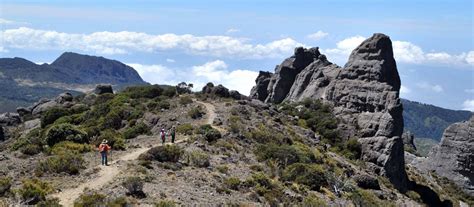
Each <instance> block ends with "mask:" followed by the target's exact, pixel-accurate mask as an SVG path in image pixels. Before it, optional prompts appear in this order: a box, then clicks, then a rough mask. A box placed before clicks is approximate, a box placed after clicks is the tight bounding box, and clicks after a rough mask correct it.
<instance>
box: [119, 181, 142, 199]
mask: <svg viewBox="0 0 474 207" xmlns="http://www.w3.org/2000/svg"><path fill="white" fill-rule="evenodd" d="M122 186H123V187H124V188H125V189H127V190H128V192H127V195H129V196H133V197H136V198H144V197H146V195H145V193H144V192H143V180H142V179H141V178H139V177H129V178H127V179H126V180H125V181H124V182H123V183H122Z"/></svg>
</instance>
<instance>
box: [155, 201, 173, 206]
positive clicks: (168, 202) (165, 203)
mask: <svg viewBox="0 0 474 207" xmlns="http://www.w3.org/2000/svg"><path fill="white" fill-rule="evenodd" d="M175 206H176V203H175V202H174V201H169V200H162V201H160V202H158V203H156V204H155V207H175Z"/></svg>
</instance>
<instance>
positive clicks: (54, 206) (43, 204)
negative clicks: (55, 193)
mask: <svg viewBox="0 0 474 207" xmlns="http://www.w3.org/2000/svg"><path fill="white" fill-rule="evenodd" d="M36 207H62V205H61V204H59V199H58V198H47V199H46V200H44V201H40V202H38V203H37V204H36Z"/></svg>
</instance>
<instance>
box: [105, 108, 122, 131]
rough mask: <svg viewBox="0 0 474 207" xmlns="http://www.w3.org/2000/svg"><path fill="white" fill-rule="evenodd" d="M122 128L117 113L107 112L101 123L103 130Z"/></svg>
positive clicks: (114, 111) (120, 119)
mask: <svg viewBox="0 0 474 207" xmlns="http://www.w3.org/2000/svg"><path fill="white" fill-rule="evenodd" d="M121 127H122V118H121V117H120V114H119V112H118V111H116V110H113V111H111V112H109V113H108V114H107V115H106V116H105V117H104V118H103V122H102V128H103V129H120V128H121Z"/></svg>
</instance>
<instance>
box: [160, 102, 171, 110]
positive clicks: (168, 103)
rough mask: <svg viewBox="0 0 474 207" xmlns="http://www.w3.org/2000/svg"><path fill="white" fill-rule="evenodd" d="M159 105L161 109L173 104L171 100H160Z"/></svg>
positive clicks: (168, 107)
mask: <svg viewBox="0 0 474 207" xmlns="http://www.w3.org/2000/svg"><path fill="white" fill-rule="evenodd" d="M158 107H160V109H170V108H171V104H170V102H169V101H167V100H163V101H160V102H158Z"/></svg>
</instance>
